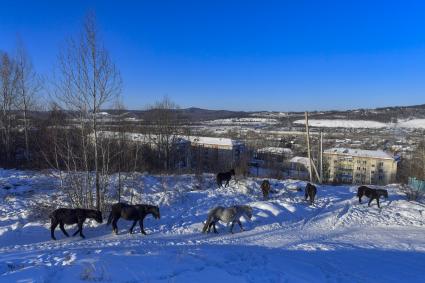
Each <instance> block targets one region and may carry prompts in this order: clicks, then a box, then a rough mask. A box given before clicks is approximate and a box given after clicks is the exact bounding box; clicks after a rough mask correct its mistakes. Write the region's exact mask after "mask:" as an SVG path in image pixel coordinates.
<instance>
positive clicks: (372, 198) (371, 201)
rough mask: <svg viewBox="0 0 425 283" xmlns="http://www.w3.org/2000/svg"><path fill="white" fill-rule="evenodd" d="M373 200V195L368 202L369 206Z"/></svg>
mask: <svg viewBox="0 0 425 283" xmlns="http://www.w3.org/2000/svg"><path fill="white" fill-rule="evenodd" d="M372 200H373V197H371V198H370V199H369V203H368V204H367V205H368V206H370V203H371V202H372Z"/></svg>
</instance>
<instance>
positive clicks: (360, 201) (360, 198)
mask: <svg viewBox="0 0 425 283" xmlns="http://www.w3.org/2000/svg"><path fill="white" fill-rule="evenodd" d="M359 203H362V195H360V196H359Z"/></svg>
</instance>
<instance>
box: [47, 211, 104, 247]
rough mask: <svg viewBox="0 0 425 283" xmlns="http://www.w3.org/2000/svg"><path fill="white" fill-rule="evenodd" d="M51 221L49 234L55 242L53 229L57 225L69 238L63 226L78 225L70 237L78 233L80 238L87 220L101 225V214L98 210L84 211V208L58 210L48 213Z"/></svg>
mask: <svg viewBox="0 0 425 283" xmlns="http://www.w3.org/2000/svg"><path fill="white" fill-rule="evenodd" d="M49 217H50V220H51V226H50V233H51V237H52V239H53V240H56V237H55V229H56V227H57V226H58V225H59V227H60V229H61V230H62V232H63V233H64V234H65V236H67V237H69V235H68V233H67V232H66V230H65V227H64V225H65V224H67V225H71V224H78V229H77V231H75V233H74V234H73V235H72V236H75V235H77V234H78V232H79V233H80V236H81V237H82V238H85V237H84V235H83V223H84V221H85V220H86V219H87V218H90V219H94V220H96V221H97V222H98V223H102V213H101V212H100V211H99V210H94V209H84V208H59V209H56V210H55V211H53V212H52V213H50V215H49Z"/></svg>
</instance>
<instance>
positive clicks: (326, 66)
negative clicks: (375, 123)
mask: <svg viewBox="0 0 425 283" xmlns="http://www.w3.org/2000/svg"><path fill="white" fill-rule="evenodd" d="M0 7H2V9H0V50H6V51H10V50H13V49H14V46H15V45H16V44H15V43H16V37H17V35H19V36H20V37H21V38H22V40H23V41H24V43H25V45H26V46H27V49H28V50H29V53H30V55H31V57H32V60H33V62H34V65H35V67H36V69H37V70H38V71H39V72H40V73H42V74H43V75H50V73H51V72H52V66H54V64H55V63H56V56H57V54H58V51H59V49H60V48H61V46H63V44H64V41H65V39H66V38H67V37H68V36H71V35H75V34H76V33H77V32H78V30H79V29H80V27H81V23H82V20H83V17H84V15H85V14H86V13H87V12H88V11H90V10H93V11H95V13H96V15H97V20H98V25H99V27H100V29H101V35H102V38H103V40H104V42H105V44H106V46H107V48H108V49H109V51H110V53H111V55H112V57H113V60H114V61H115V63H116V64H117V65H118V67H119V69H120V71H121V73H122V76H123V80H124V89H123V100H124V102H125V104H126V105H127V107H128V108H130V109H141V108H144V107H145V106H146V105H147V104H151V103H153V102H154V101H156V100H158V99H160V98H161V97H163V96H164V95H167V96H169V97H170V98H171V99H172V100H174V101H175V102H176V103H177V104H179V105H180V106H181V107H191V106H194V107H202V108H209V109H231V110H278V111H288V110H297V111H298V110H328V109H350V108H360V107H366V108H374V107H381V106H390V105H411V104H423V103H425V16H424V15H425V3H424V1H301V0H293V1H284V0H282V1H221V0H218V1H184V0H183V1H177V0H176V1H161V0H156V1H154V0H152V1H12V0H10V1H3V0H0Z"/></svg>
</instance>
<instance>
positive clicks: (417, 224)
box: [0, 170, 425, 282]
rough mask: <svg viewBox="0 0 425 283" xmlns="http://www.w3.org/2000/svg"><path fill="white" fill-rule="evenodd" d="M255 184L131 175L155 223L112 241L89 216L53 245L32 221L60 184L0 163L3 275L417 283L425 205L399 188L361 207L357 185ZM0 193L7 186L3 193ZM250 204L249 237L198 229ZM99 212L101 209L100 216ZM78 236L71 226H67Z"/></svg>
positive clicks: (43, 224)
mask: <svg viewBox="0 0 425 283" xmlns="http://www.w3.org/2000/svg"><path fill="white" fill-rule="evenodd" d="M261 181H262V180H257V179H250V178H249V179H242V178H240V179H239V180H237V182H234V181H232V182H231V187H230V188H220V189H218V188H217V187H216V185H215V184H214V176H212V175H204V176H203V179H202V182H201V184H199V181H198V179H196V178H195V177H194V176H190V175H182V176H165V177H161V176H150V175H142V174H140V175H137V177H136V182H134V187H132V188H127V191H126V199H127V201H128V200H129V197H130V195H131V194H132V193H133V198H134V199H135V200H136V201H138V202H144V203H150V204H157V205H159V206H160V209H161V219H160V220H155V219H153V218H152V217H150V216H149V217H148V218H147V219H146V220H145V229H146V231H147V232H148V235H147V236H143V235H141V234H139V233H138V232H139V230H138V229H136V232H137V234H133V235H129V234H128V233H127V230H128V228H129V227H130V222H128V221H124V220H120V221H119V222H118V226H119V228H120V233H119V235H118V236H116V235H113V234H112V233H111V227H106V225H105V224H101V225H98V224H95V223H92V222H88V223H86V225H85V229H84V232H85V235H86V239H85V240H83V239H80V238H78V237H75V238H64V236H63V234H62V233H61V232H60V230H59V229H58V230H57V231H56V236H57V238H58V241H52V240H50V235H49V230H48V228H49V224H48V222H47V220H46V221H43V220H35V218H34V217H33V215H34V214H37V213H39V212H40V211H41V209H40V210H39V211H38V210H37V209H34V204H35V203H53V204H54V206H60V205H64V204H66V201H65V200H66V198H65V196H64V195H63V193H61V192H59V191H57V190H56V189H55V185H56V180H55V179H54V178H53V177H51V176H47V175H43V174H41V173H34V172H23V171H13V170H0V190H1V191H0V194H1V195H0V197H1V202H0V211H1V215H0V281H1V282H15V281H16V282H90V281H95V282H401V281H403V282H424V277H423V276H424V275H423V272H424V271H425V237H424V235H425V218H424V211H425V205H424V204H422V203H417V202H407V201H406V200H405V198H404V196H403V194H402V193H400V192H398V187H397V186H396V185H393V186H387V187H386V189H388V190H389V194H390V196H389V200H388V201H383V202H382V207H381V209H378V207H377V206H376V204H374V205H373V206H371V207H368V206H367V204H366V203H363V204H359V203H358V200H357V199H356V196H355V191H356V188H355V187H350V186H319V187H318V198H317V202H316V204H315V205H313V206H310V205H308V204H307V203H306V202H305V201H304V200H303V193H302V192H299V191H296V190H294V188H301V187H304V185H305V183H304V182H301V181H294V180H285V181H278V180H271V184H272V187H273V189H274V190H276V193H275V194H274V195H273V197H272V198H271V199H270V200H268V201H263V200H262V199H261V197H260V195H261V192H260V189H259V185H260V183H261ZM5 188H7V189H5ZM233 204H248V205H251V206H252V207H253V208H254V216H253V218H252V221H246V220H244V221H243V225H244V227H245V228H246V231H245V232H239V230H238V229H237V227H235V231H236V233H235V234H230V233H228V231H227V228H226V227H225V226H223V225H222V226H220V227H219V232H220V233H219V234H217V235H216V234H209V235H205V234H202V233H201V229H202V225H203V221H204V220H205V219H206V215H207V212H208V210H209V209H210V208H212V207H214V206H217V205H225V206H229V205H233ZM106 217H107V215H104V218H106ZM67 229H68V230H70V231H74V230H75V229H76V228H75V227H67Z"/></svg>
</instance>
